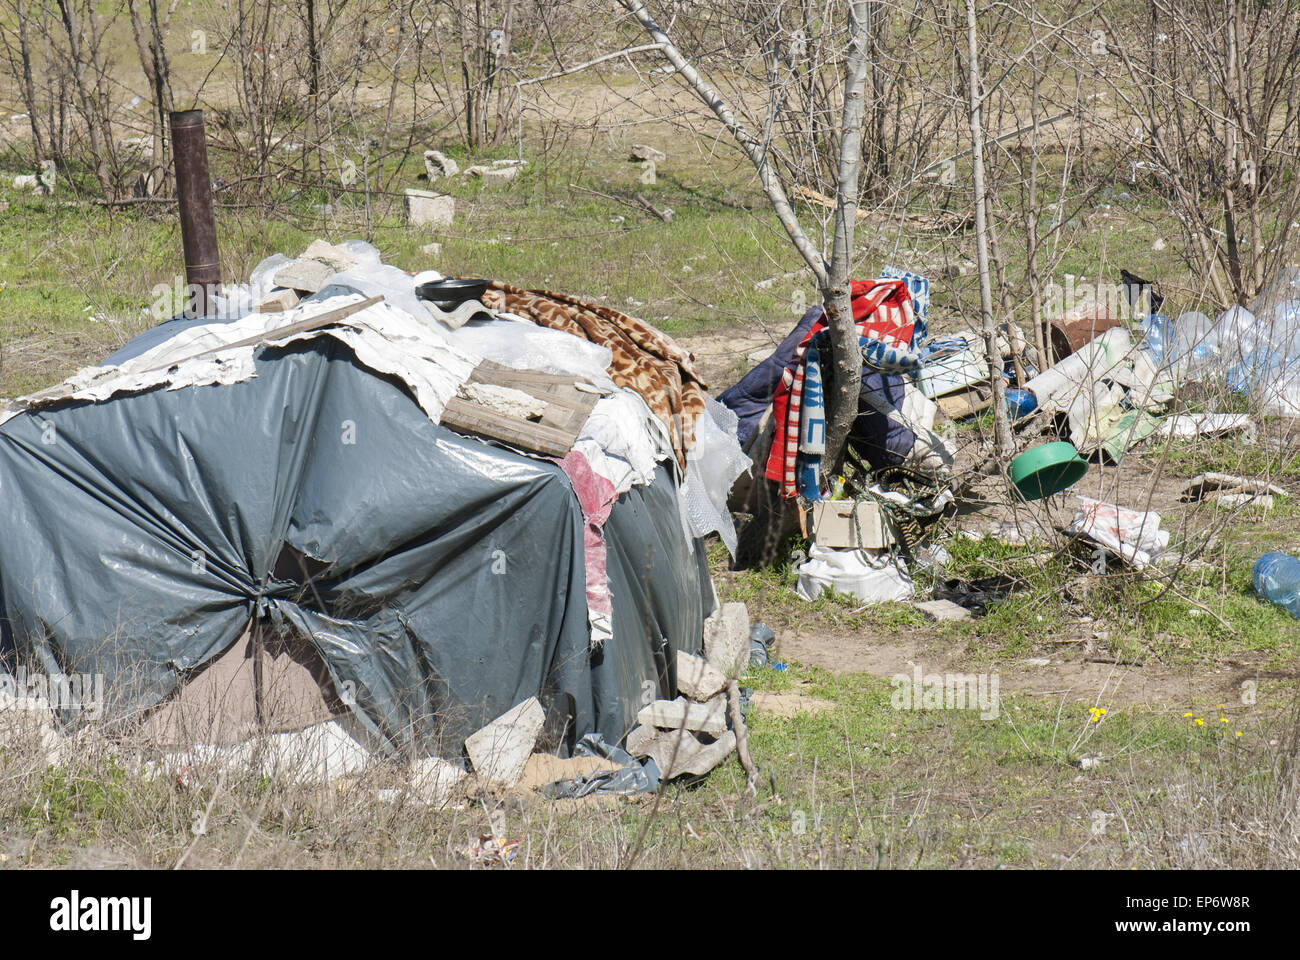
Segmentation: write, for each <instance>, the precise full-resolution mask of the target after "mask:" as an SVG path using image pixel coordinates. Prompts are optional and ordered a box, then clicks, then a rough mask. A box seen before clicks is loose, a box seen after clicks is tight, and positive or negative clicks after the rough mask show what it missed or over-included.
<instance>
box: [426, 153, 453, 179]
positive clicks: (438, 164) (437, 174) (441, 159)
mask: <svg viewBox="0 0 1300 960" xmlns="http://www.w3.org/2000/svg"><path fill="white" fill-rule="evenodd" d="M424 173H425V175H426V176H427V177H428V178H429V182H430V183H432V182H433V181H435V180H441V179H442V178H443V177H454V176H456V174H458V173H460V165H459V164H457V163H456V161H455V160H453V159H452V158H451V157H449V156H447V155H446V154H445V153H442V152H440V151H438V150H426V151H424Z"/></svg>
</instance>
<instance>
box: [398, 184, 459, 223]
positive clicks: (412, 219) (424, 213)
mask: <svg viewBox="0 0 1300 960" xmlns="http://www.w3.org/2000/svg"><path fill="white" fill-rule="evenodd" d="M405 193H406V222H407V223H409V224H410V225H411V226H413V227H449V226H451V224H452V222H453V221H454V220H455V218H456V201H455V199H453V198H452V197H449V196H447V195H446V194H442V193H434V192H433V191H431V190H407V191H405Z"/></svg>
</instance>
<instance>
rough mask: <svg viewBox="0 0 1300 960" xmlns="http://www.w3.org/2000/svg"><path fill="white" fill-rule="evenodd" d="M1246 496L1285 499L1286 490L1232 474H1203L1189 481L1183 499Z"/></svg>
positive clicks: (1185, 486) (1265, 482) (1184, 489)
mask: <svg viewBox="0 0 1300 960" xmlns="http://www.w3.org/2000/svg"><path fill="white" fill-rule="evenodd" d="M1237 494H1244V495H1245V496H1247V497H1263V496H1269V497H1285V496H1286V495H1287V494H1286V490H1285V489H1283V488H1282V487H1279V486H1278V485H1277V484H1276V483H1269V482H1267V481H1265V480H1255V479H1253V478H1251V477H1238V476H1235V475H1233V474H1231V473H1202V474H1198V475H1197V476H1195V477H1192V479H1190V480H1188V481H1187V483H1186V484H1185V485H1184V486H1183V495H1182V499H1184V500H1207V499H1211V498H1215V497H1217V498H1220V499H1222V498H1223V497H1225V496H1235V495H1237ZM1238 502H1240V501H1238Z"/></svg>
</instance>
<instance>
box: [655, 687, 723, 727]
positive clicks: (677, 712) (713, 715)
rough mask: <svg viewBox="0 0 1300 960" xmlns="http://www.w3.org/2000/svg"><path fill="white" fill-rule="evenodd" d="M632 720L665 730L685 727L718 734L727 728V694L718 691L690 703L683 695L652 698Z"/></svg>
mask: <svg viewBox="0 0 1300 960" xmlns="http://www.w3.org/2000/svg"><path fill="white" fill-rule="evenodd" d="M636 721H637V723H643V724H645V725H646V726H649V727H659V728H661V729H665V730H676V729H678V728H685V729H687V730H699V731H701V732H702V733H709V734H712V735H713V736H715V737H716V736H720V735H721V734H723V733H725V732H726V729H727V697H726V695H725V694H719V695H718V696H716V697H714V698H713V699H712V700H709V701H708V702H707V703H692V702H691V701H690V700H687V699H686V698H685V697H678V698H677V699H676V700H656V701H655V702H654V703H652V704H650V705H649V706H648V707H643V708H642V710H641V712H640V713H638V714H637V715H636Z"/></svg>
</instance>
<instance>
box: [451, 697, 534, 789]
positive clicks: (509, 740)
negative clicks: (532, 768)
mask: <svg viewBox="0 0 1300 960" xmlns="http://www.w3.org/2000/svg"><path fill="white" fill-rule="evenodd" d="M545 720H546V711H544V710H543V709H542V705H541V703H540V702H539V701H538V699H537V698H536V697H529V698H528V699H527V700H525V701H524V702H523V703H520V704H518V705H516V706H514V707H511V708H510V709H509V710H507V711H506V712H505V713H503V714H501V716H499V717H497V718H496V719H495V720H493V721H492V722H491V723H489V724H488V725H487V726H486V727H483V728H482V729H480V730H478V731H476V732H474V733H472V734H470V737H469V739H468V740H466V741H465V750H466V752H467V753H468V754H469V759H470V763H472V764H474V772H475V773H477V774H478V775H479V776H480V777H482V778H483V779H485V780H490V781H493V782H495V783H501V784H504V785H505V786H507V787H513V786H514V785H515V784H516V783H518V782H519V778H520V777H521V776H523V773H524V766H525V765H526V764H527V763H528V757H529V756H530V755H531V754H532V752H533V747H534V745H536V743H537V735H538V734H539V733H541V732H542V724H543V723H544V722H545Z"/></svg>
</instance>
